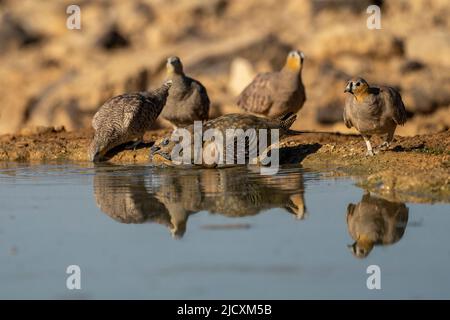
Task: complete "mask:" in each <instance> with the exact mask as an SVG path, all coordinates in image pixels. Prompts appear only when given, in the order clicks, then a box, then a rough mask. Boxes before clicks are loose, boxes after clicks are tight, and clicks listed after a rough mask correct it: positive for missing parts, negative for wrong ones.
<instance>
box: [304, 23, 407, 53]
mask: <svg viewBox="0 0 450 320" xmlns="http://www.w3.org/2000/svg"><path fill="white" fill-rule="evenodd" d="M403 46H404V45H403V40H402V39H400V38H398V37H396V36H395V35H393V34H391V33H389V32H388V31H383V32H368V31H367V28H366V26H365V24H362V25H354V24H348V25H337V26H335V27H333V28H332V29H325V30H323V31H321V32H319V33H318V34H317V36H316V37H315V43H314V45H313V47H312V53H313V55H314V56H315V57H316V58H318V59H329V58H330V57H337V56H342V55H350V56H364V57H366V58H370V57H371V58H378V59H386V58H391V57H393V56H402V55H403V53H404V48H403Z"/></svg>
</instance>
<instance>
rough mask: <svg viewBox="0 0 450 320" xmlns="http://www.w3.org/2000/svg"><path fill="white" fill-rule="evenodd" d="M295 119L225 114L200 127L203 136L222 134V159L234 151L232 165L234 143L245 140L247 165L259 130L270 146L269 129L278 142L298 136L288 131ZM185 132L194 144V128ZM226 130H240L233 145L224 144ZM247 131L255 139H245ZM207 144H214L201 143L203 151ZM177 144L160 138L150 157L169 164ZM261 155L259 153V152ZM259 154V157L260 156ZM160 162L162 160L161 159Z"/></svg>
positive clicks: (294, 132)
mask: <svg viewBox="0 0 450 320" xmlns="http://www.w3.org/2000/svg"><path fill="white" fill-rule="evenodd" d="M296 118H297V116H296V115H295V114H293V113H288V114H286V115H284V116H282V117H280V118H276V119H268V118H265V117H259V116H256V115H251V114H241V113H236V114H227V115H224V116H221V117H218V118H215V119H212V120H209V121H207V122H205V123H203V126H202V132H203V134H204V133H205V131H206V130H208V129H215V130H217V131H218V132H220V133H221V134H222V137H223V138H224V145H223V148H224V149H223V150H222V152H223V157H224V159H226V156H227V153H228V152H229V150H231V148H234V149H235V152H234V163H235V164H236V163H237V161H236V160H237V154H238V152H236V144H237V143H236V141H238V139H245V151H246V152H245V157H246V159H245V160H246V163H248V161H249V158H248V154H249V152H248V151H249V145H253V146H256V145H259V133H260V132H259V130H260V129H266V130H267V131H266V133H267V143H268V145H270V144H272V143H273V142H271V129H278V130H279V140H280V141H281V140H282V139H283V138H284V137H286V136H287V135H290V134H298V133H299V132H296V131H292V130H290V129H289V128H290V126H291V125H292V124H293V123H294V121H295V119H296ZM185 129H186V130H188V131H189V132H190V133H191V143H192V144H193V143H194V126H193V125H191V126H188V127H186V128H185ZM228 129H242V131H239V130H238V131H236V136H237V139H236V140H235V141H234V143H228V144H227V143H226V142H227V141H226V134H227V132H226V131H227V130H228ZM248 129H255V130H256V137H247V138H246V137H245V133H246V131H247V130H248ZM203 138H204V137H200V139H203ZM209 143H214V142H211V141H210V140H207V141H205V142H203V150H205V149H206V148H207V146H208V144H209ZM177 144H178V142H175V141H172V140H171V134H169V135H167V136H165V137H162V138H160V139H159V140H157V141H156V142H155V144H154V145H153V146H152V148H151V156H152V157H153V156H155V155H158V156H161V157H162V158H164V159H166V160H167V163H168V164H170V162H171V153H172V150H173V148H174V147H175V146H176V145H177ZM193 150H194V148H192V151H193ZM260 154H261V151H260ZM260 154H259V155H260ZM161 160H162V159H161ZM191 163H194V160H193V155H192V162H191ZM202 165H204V166H207V165H205V163H203V164H202ZM216 166H217V165H216V164H213V165H211V167H216Z"/></svg>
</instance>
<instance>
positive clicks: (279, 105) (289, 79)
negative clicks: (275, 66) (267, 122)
mask: <svg viewBox="0 0 450 320" xmlns="http://www.w3.org/2000/svg"><path fill="white" fill-rule="evenodd" d="M303 60H304V54H303V52H300V51H291V52H289V54H288V56H287V59H286V64H285V65H284V67H283V69H281V71H277V72H269V73H261V74H258V75H257V76H256V77H255V79H254V80H253V81H252V82H251V83H250V84H249V85H248V86H247V87H246V88H245V89H244V90H243V91H242V93H241V94H240V95H239V97H238V101H237V104H238V106H239V107H240V108H241V109H243V110H245V111H246V112H249V113H253V114H258V115H262V116H266V117H269V118H276V117H279V116H281V115H283V114H286V113H287V112H293V113H297V112H298V111H299V110H300V109H301V108H302V107H303V104H304V103H305V100H306V94H305V87H304V86H303V82H302V68H303Z"/></svg>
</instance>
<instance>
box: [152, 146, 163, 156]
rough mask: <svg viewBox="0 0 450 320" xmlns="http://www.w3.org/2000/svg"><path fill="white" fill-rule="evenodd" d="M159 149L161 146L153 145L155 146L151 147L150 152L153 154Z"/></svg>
mask: <svg viewBox="0 0 450 320" xmlns="http://www.w3.org/2000/svg"><path fill="white" fill-rule="evenodd" d="M159 149H161V148H160V147H158V146H155V145H153V146H152V147H151V148H150V153H151V154H153V153H155V152H156V151H158V150H159Z"/></svg>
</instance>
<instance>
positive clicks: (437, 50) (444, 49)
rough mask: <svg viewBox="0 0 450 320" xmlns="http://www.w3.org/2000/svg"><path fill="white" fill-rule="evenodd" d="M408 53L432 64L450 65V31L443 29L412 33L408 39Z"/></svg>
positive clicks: (411, 57)
mask: <svg viewBox="0 0 450 320" xmlns="http://www.w3.org/2000/svg"><path fill="white" fill-rule="evenodd" d="M406 55H407V56H408V58H410V59H414V60H420V61H423V62H425V63H427V64H430V65H442V66H445V67H450V58H449V57H450V33H449V32H448V31H447V30H446V31H444V30H442V31H435V32H431V33H430V32H422V33H416V34H412V35H411V36H410V37H409V38H408V40H407V41H406Z"/></svg>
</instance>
